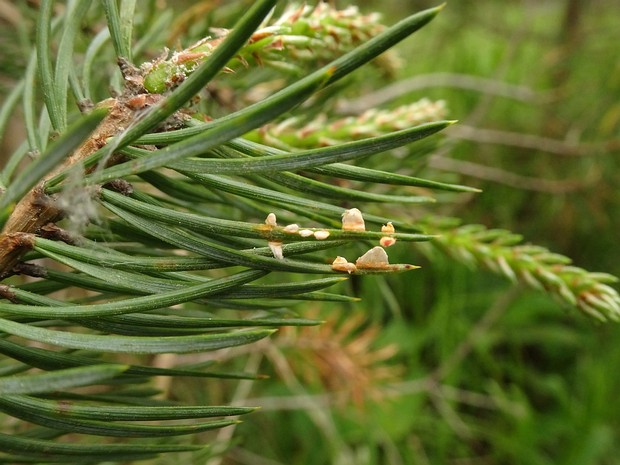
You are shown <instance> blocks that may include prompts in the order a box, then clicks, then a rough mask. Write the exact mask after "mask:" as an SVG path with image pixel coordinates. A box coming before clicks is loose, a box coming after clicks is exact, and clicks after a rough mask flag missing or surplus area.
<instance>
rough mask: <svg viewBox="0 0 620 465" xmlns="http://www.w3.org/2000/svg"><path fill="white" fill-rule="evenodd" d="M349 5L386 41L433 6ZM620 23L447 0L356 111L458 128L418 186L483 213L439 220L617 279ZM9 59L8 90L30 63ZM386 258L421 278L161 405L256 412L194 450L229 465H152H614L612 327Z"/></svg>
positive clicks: (254, 351) (357, 288)
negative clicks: (237, 377)
mask: <svg viewBox="0 0 620 465" xmlns="http://www.w3.org/2000/svg"><path fill="white" fill-rule="evenodd" d="M10 3H11V2H2V1H0V7H2V8H0V10H1V11H4V12H6V11H10V8H8V9H7V8H6V5H7V4H10ZM160 3H164V2H160ZM236 3H237V4H238V3H239V2H236ZM246 3H247V2H246ZM282 3H284V2H282ZM309 3H310V2H309ZM336 3H337V5H338V6H340V7H344V6H346V5H347V3H346V2H336ZM217 4H219V7H218V8H222V9H223V10H222V11H224V10H227V8H228V6H229V5H230V2H223V1H222V2H216V1H206V2H198V1H195V2H168V6H170V7H174V8H178V9H179V12H178V15H182V14H183V13H185V15H186V16H187V13H188V12H193V14H194V16H193V17H190V18H185V19H184V20H187V24H192V22H194V23H196V24H199V23H200V21H199V19H200V16H199V15H198V12H199V11H203V12H209V13H208V14H212V13H213V7H214V5H217ZM199 5H204V9H203V10H201V9H200V8H199V7H198V6H199ZM357 5H358V6H359V7H360V9H361V10H362V11H363V12H364V13H368V12H371V11H379V12H381V13H382V15H383V17H384V22H385V24H392V23H394V22H396V21H397V20H398V19H399V18H401V17H404V16H405V15H408V14H411V13H413V12H415V11H418V10H420V9H422V8H425V7H428V6H433V5H436V3H433V2H428V1H409V0H407V1H397V0H382V1H362V0H358V2H357ZM190 7H194V8H195V9H194V10H191V11H190V10H189V8H190ZM235 8H236V6H235ZM205 14H207V13H205ZM222 15H223V16H224V17H225V16H226V15H225V14H222ZM214 16H216V17H217V16H218V13H217V9H216V10H215V13H214ZM178 17H180V16H178ZM2 20H3V21H4V22H3V23H2V24H3V25H4V24H5V23H6V24H8V23H10V22H11V19H10V18H7V17H3V18H2ZM619 20H620V12H619V11H618V5H617V2H616V1H612V0H591V1H586V0H547V1H535V0H529V1H526V0H521V1H517V0H505V1H496V0H478V1H475V2H474V1H459V0H455V1H452V2H449V3H448V5H447V6H446V8H445V9H444V11H443V12H442V13H441V14H440V15H439V17H437V18H436V19H435V20H434V21H433V22H432V23H431V24H429V25H428V26H427V27H425V28H424V29H422V30H421V31H420V32H418V33H416V34H415V36H414V37H412V38H410V39H408V40H407V41H405V42H404V43H403V44H401V45H400V46H399V47H398V51H399V54H400V56H401V58H402V64H403V66H402V67H401V69H400V71H399V72H398V75H397V76H395V77H394V78H393V79H390V80H387V78H385V79H384V80H380V79H378V77H377V76H374V77H373V79H368V80H367V81H361V83H357V85H359V86H360V88H359V92H357V94H358V98H357V99H356V100H354V101H353V100H352V101H350V102H348V103H349V104H352V105H353V104H357V105H359V106H361V107H365V106H366V107H367V106H372V105H380V106H381V107H384V108H389V107H391V106H395V105H397V104H403V103H408V102H412V101H415V100H418V99H420V98H423V97H429V98H431V99H442V100H445V102H446V104H447V107H448V108H449V115H448V117H449V118H451V119H458V120H459V124H458V125H455V126H454V127H453V128H450V131H449V132H448V137H447V138H446V140H445V142H444V143H443V145H442V146H441V147H440V148H439V149H438V150H437V151H436V152H435V153H433V154H432V155H431V156H430V157H429V158H428V159H427V160H426V163H425V166H421V165H420V167H419V170H420V171H422V172H423V174H424V175H425V176H428V177H429V178H431V179H433V178H436V179H447V180H450V181H455V182H462V183H464V184H467V185H471V186H475V187H479V188H481V189H482V190H483V193H481V194H477V195H459V196H452V195H451V196H449V197H446V199H445V200H446V202H443V203H438V205H437V206H435V207H433V210H432V211H435V212H437V213H441V214H443V215H449V216H456V217H459V218H462V219H463V220H464V222H465V223H481V224H484V225H486V226H488V227H494V228H505V229H509V230H512V231H514V232H516V233H520V234H523V236H524V237H525V239H526V241H528V242H532V243H535V244H540V245H543V246H545V247H548V248H550V249H551V250H552V251H554V252H558V253H562V254H565V255H568V256H569V257H571V258H573V259H574V262H575V264H576V265H577V266H580V267H583V268H586V269H588V270H591V271H605V272H609V273H612V274H615V275H617V276H620V260H618V258H619V256H620V247H619V246H618V231H619V230H620V214H619V213H618V212H619V211H620V208H619V207H620V192H618V187H617V186H618V185H620V170H619V169H618V155H619V152H620V98H619V97H620V60H619V57H620V49H619V46H618V44H619V43H620V33H619V32H618V22H619ZM178 23H179V22H178V21H177V24H178ZM18 29H19V28H5V29H4V32H0V45H2V44H4V45H6V44H7V43H12V42H14V41H15V36H14V33H11V34H8V31H15V30H18ZM170 32H171V33H173V32H174V30H171V31H170ZM177 32H178V31H177ZM138 33H139V31H138ZM166 33H168V31H162V34H166ZM181 34H182V33H181ZM138 37H139V35H138ZM157 46H159V44H157ZM154 47H155V46H154ZM3 50H4V53H3V54H2V55H0V56H1V57H2V62H1V63H0V65H1V66H2V71H3V72H2V76H1V80H0V85H1V88H2V89H3V90H5V89H6V88H8V87H10V85H11V83H12V82H13V79H14V77H15V76H19V74H20V73H21V72H22V70H23V66H24V65H25V62H26V60H27V59H26V58H25V57H22V56H20V55H19V53H18V52H17V49H15V48H12V47H6V46H3ZM386 88H388V89H389V90H390V92H391V94H389V95H388V94H387V93H386V92H385V89H386ZM382 89H383V91H382ZM18 131H19V128H15V133H16V134H18ZM16 139H18V140H19V137H16ZM3 143H4V144H5V145H6V146H10V145H11V141H10V140H4V141H3ZM3 151H6V152H7V153H10V151H9V149H6V148H5V149H3ZM439 199H440V200H441V199H442V197H441V196H439ZM407 208H408V209H410V208H412V207H407ZM418 214H419V213H418V212H416V211H410V210H402V211H400V212H394V215H395V217H396V216H400V217H402V218H413V219H414V218H416V216H417V215H418ZM394 249H395V250H394V251H393V252H392V251H391V250H390V255H391V260H392V261H393V262H412V263H416V264H419V265H422V269H421V270H417V271H415V272H410V273H407V274H403V275H397V276H390V277H387V278H379V277H377V278H366V279H363V280H361V281H360V280H351V282H350V283H349V284H348V286H349V287H348V289H346V290H347V291H348V292H350V293H353V294H355V295H358V296H359V297H361V298H362V299H363V300H362V301H361V302H360V303H358V304H355V305H348V306H343V305H332V306H325V305H324V306H321V307H319V306H318V305H315V306H313V305H314V304H313V305H310V306H307V307H306V308H304V309H303V313H304V314H305V315H307V316H316V317H320V318H323V319H325V320H326V323H325V324H324V325H323V326H322V327H320V328H312V329H302V330H299V329H284V330H282V331H280V333H279V335H278V336H277V337H276V338H274V339H273V340H271V341H266V342H265V343H262V344H258V345H255V346H252V347H249V348H241V349H239V350H237V351H231V352H230V353H222V354H218V355H217V357H218V360H219V361H226V362H229V363H235V364H238V366H239V368H240V369H243V370H250V371H257V372H260V373H264V374H267V375H270V378H269V379H266V380H262V381H244V382H242V383H240V384H238V383H232V382H222V383H221V384H220V383H213V382H209V383H204V382H199V381H192V380H186V379H185V380H177V381H174V382H173V384H172V385H161V386H160V388H162V389H163V390H166V391H167V392H168V393H169V394H170V395H171V397H172V398H177V399H182V400H183V401H186V402H205V403H211V404H217V403H229V402H238V403H240V404H243V405H256V406H261V410H260V411H258V412H257V413H255V414H253V415H251V416H249V417H246V418H244V423H243V424H241V425H239V426H238V427H236V428H229V429H226V430H222V432H220V433H215V434H211V435H206V434H205V436H202V437H201V438H199V440H205V441H216V446H215V447H214V450H217V449H218V447H217V444H219V443H222V444H224V442H225V441H226V440H227V439H228V438H229V436H232V437H234V440H233V442H232V444H228V446H227V450H226V452H225V453H224V455H222V456H220V457H216V458H210V457H209V456H208V455H206V454H205V455H198V456H185V455H183V456H164V457H162V458H161V459H159V461H158V462H157V463H158V464H171V463H196V464H204V463H207V464H208V465H220V464H221V465H242V464H243V465H245V464H251V465H324V464H325V465H327V464H337V465H366V464H367V465H384V464H385V465H413V464H415V465H418V464H419V465H427V464H432V465H436V464H437V465H439V464H453V465H467V464H472V465H474V464H475V465H486V464H493V465H495V464H524V465H525V464H527V465H551V464H553V465H590V464H600V465H607V464H609V465H615V464H618V463H620V459H619V458H618V457H620V407H619V406H618V405H617V404H616V395H617V393H618V392H620V373H618V374H616V371H615V370H616V369H618V367H620V328H619V327H618V325H614V324H607V325H600V324H595V323H593V322H592V321H590V320H588V319H586V318H585V317H583V316H582V315H581V314H578V313H577V312H576V311H575V310H573V309H565V308H563V307H562V306H561V305H560V304H558V303H556V302H554V301H553V300H551V299H550V298H548V297H547V296H545V295H543V294H541V293H536V292H533V291H526V290H523V289H515V288H512V287H511V286H510V284H509V283H507V282H506V281H505V280H502V279H501V278H499V277H497V276H494V275H492V274H489V273H487V272H483V271H472V270H470V269H467V268H466V267H464V266H461V265H458V264H457V263H455V262H454V261H453V260H451V259H448V258H446V257H445V256H443V255H441V254H439V253H438V252H436V251H433V250H432V249H429V248H417V247H415V246H402V247H400V248H399V247H394ZM244 351H245V352H244ZM233 356H234V360H232V359H233ZM181 361H182V360H181ZM159 362H161V360H159Z"/></svg>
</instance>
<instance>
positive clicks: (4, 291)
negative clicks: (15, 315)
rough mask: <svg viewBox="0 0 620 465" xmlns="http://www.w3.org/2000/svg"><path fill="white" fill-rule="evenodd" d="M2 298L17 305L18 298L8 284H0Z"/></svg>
mask: <svg viewBox="0 0 620 465" xmlns="http://www.w3.org/2000/svg"><path fill="white" fill-rule="evenodd" d="M0 297H1V298H3V299H7V300H8V301H10V302H12V303H14V304H16V303H17V296H16V295H15V293H14V292H13V291H12V290H11V287H10V286H7V285H6V284H0Z"/></svg>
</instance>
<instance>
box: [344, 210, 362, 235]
mask: <svg viewBox="0 0 620 465" xmlns="http://www.w3.org/2000/svg"><path fill="white" fill-rule="evenodd" d="M342 230H343V231H366V224H365V223H364V217H363V216H362V212H361V211H359V210H358V209H357V208H351V209H349V210H345V211H344V213H343V214H342Z"/></svg>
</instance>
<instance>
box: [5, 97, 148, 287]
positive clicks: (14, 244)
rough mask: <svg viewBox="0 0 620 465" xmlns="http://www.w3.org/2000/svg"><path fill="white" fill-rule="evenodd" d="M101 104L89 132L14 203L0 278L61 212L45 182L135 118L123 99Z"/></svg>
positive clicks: (124, 127)
mask: <svg viewBox="0 0 620 465" xmlns="http://www.w3.org/2000/svg"><path fill="white" fill-rule="evenodd" d="M101 105H106V106H109V107H110V112H109V113H108V115H107V116H106V117H105V118H104V119H103V121H102V122H101V123H100V124H99V126H98V127H97V129H95V131H94V132H93V134H92V135H91V136H90V137H89V138H88V139H87V140H86V141H85V142H84V143H83V144H82V145H81V146H80V147H79V148H78V149H77V150H76V151H75V152H73V153H72V154H71V156H69V157H68V158H67V159H66V160H65V162H64V163H63V164H62V165H61V166H60V167H58V168H57V169H55V170H54V171H53V172H52V173H50V174H49V175H48V176H46V178H45V179H44V180H43V181H41V182H40V183H39V184H38V185H37V186H35V187H34V188H33V189H32V190H31V191H30V192H29V193H28V194H26V196H24V198H23V199H21V200H20V201H19V202H18V204H17V205H16V206H15V208H14V210H13V212H12V213H11V216H10V217H9V219H8V220H7V222H6V224H5V225H4V228H3V230H2V233H1V234H0V279H3V278H5V277H7V276H9V275H10V274H11V273H12V272H13V268H14V267H15V265H17V263H18V262H19V260H20V258H21V257H22V255H23V254H24V253H25V252H27V251H28V250H29V249H30V248H31V247H32V244H33V235H34V234H38V233H39V231H40V230H41V228H43V227H44V226H46V225H48V224H49V223H56V222H57V221H60V220H61V219H62V218H63V216H64V212H63V211H62V210H61V209H60V208H58V206H57V204H56V197H55V196H53V195H48V194H46V193H45V182H46V181H47V180H48V179H50V178H51V177H53V176H54V175H56V174H57V173H59V172H61V171H63V170H65V169H67V168H69V167H71V166H73V165H75V164H77V163H79V162H81V161H82V160H84V159H85V158H86V157H88V156H89V155H90V154H92V153H94V152H95V151H96V150H98V149H99V148H101V147H103V146H104V145H105V142H106V140H107V139H108V138H110V137H112V136H114V135H116V134H118V133H119V132H121V131H123V130H125V129H126V128H127V127H128V125H129V124H130V123H131V121H132V120H133V118H134V117H135V110H138V108H135V107H134V106H132V105H128V104H127V103H126V99H120V98H119V99H110V100H107V101H105V102H102V104H101Z"/></svg>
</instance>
